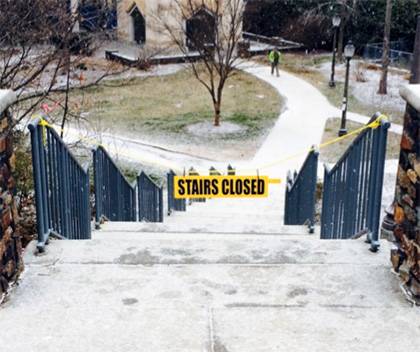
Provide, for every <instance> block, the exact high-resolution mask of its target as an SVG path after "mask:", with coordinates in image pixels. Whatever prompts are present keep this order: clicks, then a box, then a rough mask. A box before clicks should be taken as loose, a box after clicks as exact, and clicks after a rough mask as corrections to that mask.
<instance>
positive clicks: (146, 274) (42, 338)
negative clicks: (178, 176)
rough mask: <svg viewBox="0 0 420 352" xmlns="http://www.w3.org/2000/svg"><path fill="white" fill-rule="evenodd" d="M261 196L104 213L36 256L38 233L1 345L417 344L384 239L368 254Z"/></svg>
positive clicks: (153, 351)
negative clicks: (150, 218) (78, 235)
mask: <svg viewBox="0 0 420 352" xmlns="http://www.w3.org/2000/svg"><path fill="white" fill-rule="evenodd" d="M267 202H268V201H266V202H264V201H262V202H256V201H252V202H248V201H243V200H242V201H239V202H238V201H236V200H230V199H228V200H211V201H208V202H207V203H194V204H193V205H192V206H190V207H189V208H188V213H174V214H173V215H172V216H171V217H169V218H166V223H165V224H142V223H107V224H104V225H103V227H102V229H101V230H100V231H94V232H93V239H92V240H88V241H56V240H52V241H51V242H50V244H49V246H48V247H47V252H46V254H44V255H42V256H36V255H34V253H35V243H33V244H32V246H30V247H29V248H28V249H27V251H26V255H25V263H26V270H25V272H24V277H23V279H22V281H21V283H20V285H19V286H18V287H17V288H16V290H15V292H14V293H13V294H12V295H11V296H10V297H11V298H10V300H9V301H8V302H7V303H6V304H5V306H4V307H3V308H2V309H1V311H0V316H1V319H0V331H6V330H7V334H0V346H2V347H3V348H4V350H5V351H9V350H10V351H12V350H13V351H15V352H26V351H43V352H56V351H63V352H70V351H71V352H73V351H86V352H100V351H113V352H138V351H142V352H158V351H159V352H160V351H167V352H177V351H179V352H190V351H191V352H196V351H197V352H198V351H205V352H247V351H252V352H272V351H297V352H307V351H323V352H324V351H325V352H329V351H331V352H336V351H352V352H354V351H356V352H358V351H363V352H364V351H366V350H367V349H368V350H369V351H381V352H382V351H395V350H402V351H408V352H410V351H413V352H414V351H417V350H418V346H419V343H420V312H419V310H418V309H416V308H412V307H411V306H410V304H409V303H408V302H407V301H406V300H405V296H404V295H403V293H402V291H401V290H400V287H399V280H398V278H397V277H396V276H395V275H394V274H392V272H391V267H390V263H389V249H390V248H389V245H388V243H387V242H383V243H382V247H381V251H380V252H379V253H375V254H374V253H371V252H370V251H369V250H368V246H367V245H366V244H365V243H364V242H363V239H359V240H349V241H323V240H320V239H319V235H318V234H314V235H309V234H307V231H306V227H300V226H298V227H294V226H288V227H284V226H283V225H282V222H281V218H282V217H281V215H279V214H278V213H276V212H275V211H270V204H269V203H267ZM276 208H277V209H278V208H281V207H276ZM276 208H274V207H272V208H271V209H276ZM40 321H42V323H40ZM23 332H24V338H22V333H23Z"/></svg>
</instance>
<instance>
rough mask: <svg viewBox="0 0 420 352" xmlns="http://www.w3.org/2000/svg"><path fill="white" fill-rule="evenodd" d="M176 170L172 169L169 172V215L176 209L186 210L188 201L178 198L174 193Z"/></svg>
mask: <svg viewBox="0 0 420 352" xmlns="http://www.w3.org/2000/svg"><path fill="white" fill-rule="evenodd" d="M175 176H176V174H175V172H173V171H172V170H170V171H169V172H168V174H167V182H168V215H171V214H172V212H174V211H186V210H187V202H186V200H185V199H176V198H175V195H174V177H175Z"/></svg>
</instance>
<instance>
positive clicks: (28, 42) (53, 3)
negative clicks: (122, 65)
mask: <svg viewBox="0 0 420 352" xmlns="http://www.w3.org/2000/svg"><path fill="white" fill-rule="evenodd" d="M70 3H71V4H73V5H69V3H68V2H67V1H62V0H33V1H31V2H28V1H27V0H14V1H10V0H0V89H11V90H13V91H15V92H16V93H17V95H18V99H17V101H16V102H15V104H14V106H13V107H12V108H13V109H14V112H15V113H14V116H15V123H19V122H20V121H21V120H23V119H24V118H25V117H27V116H28V115H30V114H32V113H33V112H34V110H36V109H38V108H39V106H40V105H41V103H42V102H44V101H45V100H46V99H47V100H48V99H49V97H50V96H51V95H52V94H53V93H65V99H64V102H58V105H59V107H60V108H61V110H62V116H61V123H60V124H61V126H62V127H63V128H64V125H65V124H66V122H67V120H68V117H69V116H70V111H69V93H70V90H72V89H75V88H79V89H83V88H87V87H91V86H93V85H97V84H99V83H100V82H101V81H102V80H103V79H104V78H106V77H108V76H110V75H112V74H117V73H120V71H118V70H116V65H115V64H110V65H109V67H107V68H105V69H104V70H103V71H101V72H100V74H97V75H96V76H95V77H93V78H91V79H83V70H82V69H81V67H82V66H83V62H84V60H85V58H86V56H87V55H88V54H89V53H90V52H91V51H93V50H94V49H95V47H94V45H93V38H94V36H95V37H97V34H96V33H95V34H92V33H87V32H85V33H79V32H78V31H77V28H78V24H79V22H80V20H81V18H80V14H79V12H78V9H77V7H76V5H74V4H75V3H77V2H73V1H72V2H70ZM95 45H100V43H99V42H98V43H96V44H95Z"/></svg>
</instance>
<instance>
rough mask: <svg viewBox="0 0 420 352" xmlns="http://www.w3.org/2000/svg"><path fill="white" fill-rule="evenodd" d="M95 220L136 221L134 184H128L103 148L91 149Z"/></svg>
mask: <svg viewBox="0 0 420 352" xmlns="http://www.w3.org/2000/svg"><path fill="white" fill-rule="evenodd" d="M93 170H94V185H95V186H94V189H95V214H96V215H95V220H96V227H97V228H99V226H100V223H101V221H102V220H103V219H105V220H108V221H136V214H137V207H136V185H135V183H134V185H132V184H130V182H128V181H127V179H126V178H125V177H124V175H123V174H122V172H121V171H120V169H119V168H118V166H117V165H116V164H115V163H114V161H113V160H112V158H111V157H110V155H109V154H108V153H107V151H106V150H105V148H103V147H101V146H99V147H98V148H96V149H95V150H93Z"/></svg>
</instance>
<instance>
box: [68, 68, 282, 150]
mask: <svg viewBox="0 0 420 352" xmlns="http://www.w3.org/2000/svg"><path fill="white" fill-rule="evenodd" d="M73 94H74V96H73V100H76V101H78V102H79V103H82V102H83V111H84V112H88V119H89V121H90V123H91V124H93V126H95V128H97V129H99V130H103V131H115V132H118V133H121V134H124V135H126V136H130V137H138V138H143V139H147V140H149V141H151V142H155V143H165V144H166V145H173V146H174V147H175V148H176V149H178V150H184V151H188V152H194V153H196V154H198V155H201V154H202V155H203V156H206V157H217V156H218V155H220V153H222V154H223V153H224V154H225V156H226V153H227V155H229V156H232V157H238V158H241V157H249V156H251V155H252V154H253V153H254V152H255V151H256V149H257V148H258V146H259V145H260V143H261V142H262V140H263V137H264V136H265V135H266V133H267V132H268V130H269V129H270V128H271V127H272V126H273V124H274V122H275V121H276V119H277V118H278V116H279V113H280V111H281V109H282V105H283V101H282V98H281V97H280V96H279V95H278V93H277V92H276V91H275V90H274V89H273V88H272V87H271V86H270V85H268V84H267V83H265V82H263V81H260V80H258V79H256V78H254V77H252V76H250V75H248V74H246V73H243V72H237V73H236V74H235V75H234V76H233V77H232V78H231V79H230V80H229V81H228V82H227V84H226V88H225V91H224V97H223V107H222V125H223V122H226V121H228V122H231V123H235V124H237V125H241V126H242V127H245V129H246V130H245V131H242V132H239V133H233V134H218V135H211V136H210V135H205V134H204V135H202V136H197V135H192V134H190V133H189V132H188V131H187V130H186V127H187V126H189V125H192V124H195V123H199V122H206V121H208V122H212V121H213V108H212V103H211V98H210V95H209V93H208V92H207V91H206V90H205V88H204V87H203V86H202V85H201V84H200V83H199V82H198V81H197V80H196V79H195V77H194V76H193V74H192V73H191V72H190V71H189V70H188V69H185V70H182V71H179V72H178V73H175V74H173V75H170V76H162V77H149V78H133V79H131V80H125V81H124V82H122V81H113V82H110V83H107V86H105V87H104V86H102V87H96V88H93V89H89V90H85V91H84V92H75V93H73ZM214 128H216V127H214Z"/></svg>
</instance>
